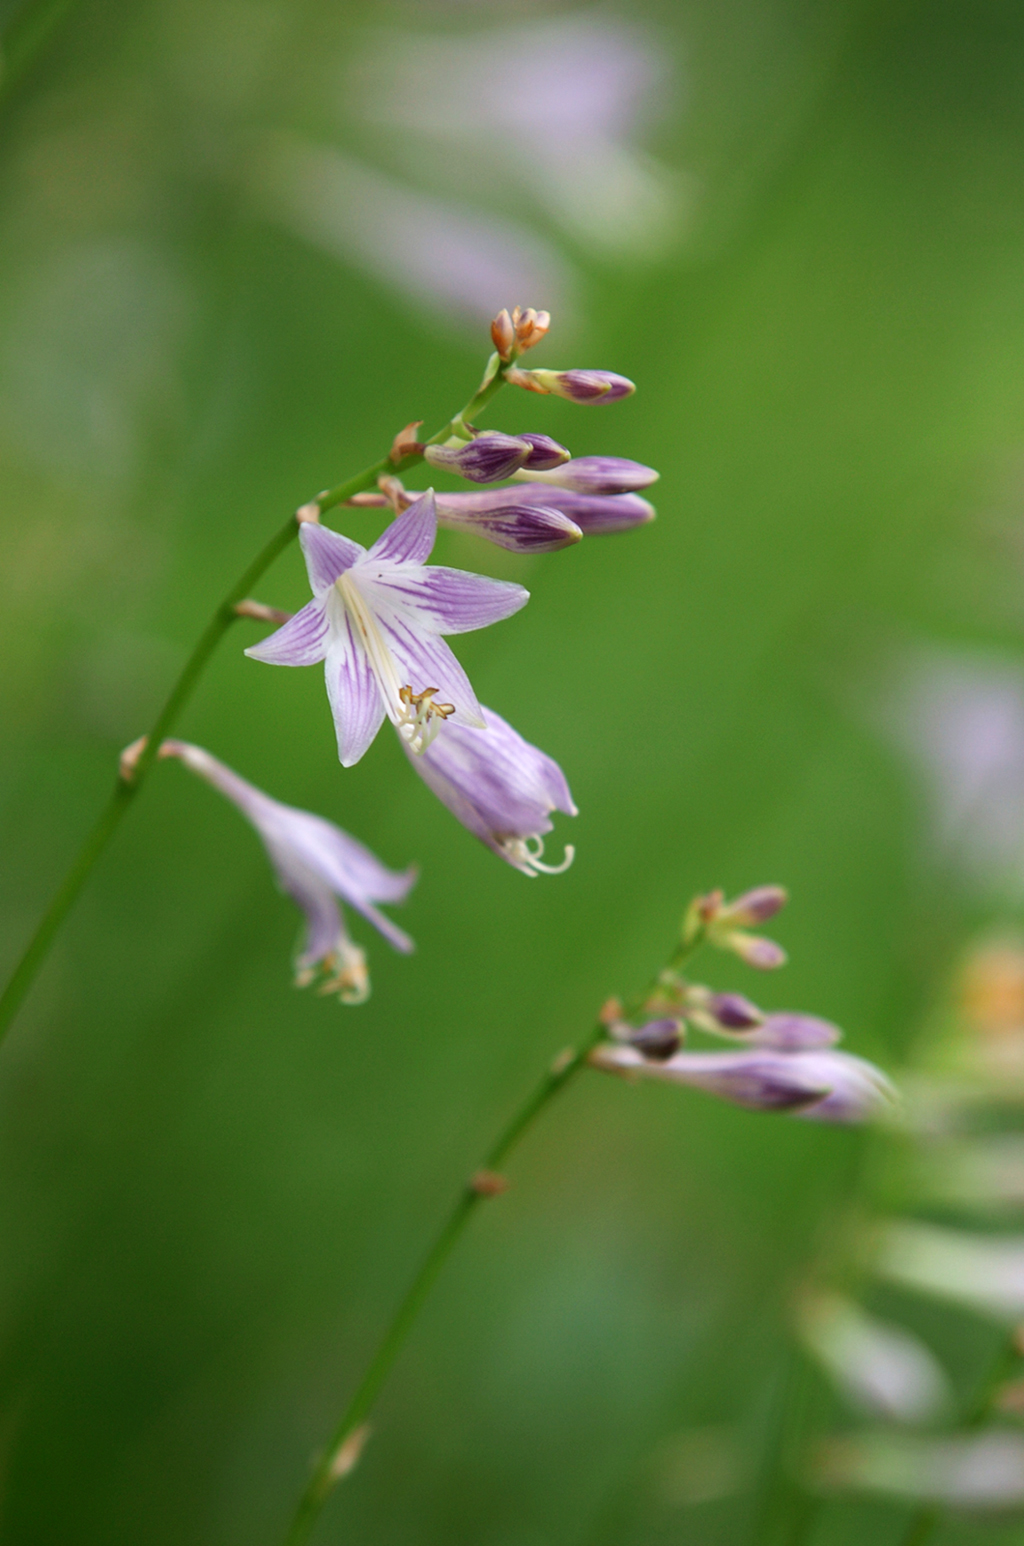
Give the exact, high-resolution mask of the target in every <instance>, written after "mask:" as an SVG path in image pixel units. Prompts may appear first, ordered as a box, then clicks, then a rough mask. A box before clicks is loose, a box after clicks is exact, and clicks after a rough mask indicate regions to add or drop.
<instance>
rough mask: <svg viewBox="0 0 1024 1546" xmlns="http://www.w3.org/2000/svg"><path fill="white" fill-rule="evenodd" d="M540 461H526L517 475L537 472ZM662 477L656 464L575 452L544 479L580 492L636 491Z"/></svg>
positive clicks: (625, 492)
mask: <svg viewBox="0 0 1024 1546" xmlns="http://www.w3.org/2000/svg"><path fill="white" fill-rule="evenodd" d="M523 439H524V440H527V439H529V436H527V435H524V436H523ZM538 465H539V464H538V463H536V462H526V463H525V464H524V469H523V471H522V472H519V473H517V474H516V477H517V478H523V477H525V476H526V473H527V471H529V472H533V471H534V470H535V469H536V468H537V467H538ZM659 477H660V474H659V473H657V472H655V470H654V468H653V467H645V466H644V465H643V463H642V462H631V461H628V460H627V459H626V458H625V457H622V456H574V457H573V458H572V460H571V461H568V462H563V463H562V464H561V465H560V466H558V467H557V468H555V470H554V471H552V472H549V473H547V474H546V475H545V477H544V479H543V481H544V482H545V483H550V484H552V485H553V486H554V487H555V488H565V489H573V490H574V491H575V492H576V493H578V494H632V493H635V492H636V490H637V489H642V488H649V487H650V485H651V484H652V483H657V481H658V478H659Z"/></svg>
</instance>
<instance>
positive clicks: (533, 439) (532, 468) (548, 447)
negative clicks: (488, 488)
mask: <svg viewBox="0 0 1024 1546" xmlns="http://www.w3.org/2000/svg"><path fill="white" fill-rule="evenodd" d="M518 438H519V439H520V440H525V441H526V443H527V445H528V446H529V447H530V454H529V456H528V457H527V458H526V461H525V462H524V463H523V465H522V468H521V471H522V472H524V473H530V474H533V473H537V472H547V471H548V469H549V468H551V467H560V466H561V465H562V463H563V462H566V463H568V462H569V453H568V451H567V450H566V449H565V447H564V446H560V445H559V444H558V441H557V440H552V438H551V436H550V435H520V436H519V437H518ZM516 476H518V474H517V475H516Z"/></svg>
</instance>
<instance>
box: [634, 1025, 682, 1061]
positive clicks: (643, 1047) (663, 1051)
mask: <svg viewBox="0 0 1024 1546" xmlns="http://www.w3.org/2000/svg"><path fill="white" fill-rule="evenodd" d="M681 1030H682V1028H681V1026H680V1023H679V1021H678V1020H648V1022H647V1024H646V1025H641V1026H638V1027H637V1028H636V1029H633V1028H632V1027H630V1028H629V1029H628V1035H627V1040H628V1042H629V1045H630V1046H631V1047H635V1048H636V1050H637V1051H638V1052H640V1053H642V1055H643V1056H644V1057H645V1058H651V1059H653V1061H654V1062H656V1063H664V1062H665V1061H666V1059H668V1058H670V1057H672V1055H673V1053H676V1052H678V1051H679V1043H680V1041H681V1039H682V1035H681Z"/></svg>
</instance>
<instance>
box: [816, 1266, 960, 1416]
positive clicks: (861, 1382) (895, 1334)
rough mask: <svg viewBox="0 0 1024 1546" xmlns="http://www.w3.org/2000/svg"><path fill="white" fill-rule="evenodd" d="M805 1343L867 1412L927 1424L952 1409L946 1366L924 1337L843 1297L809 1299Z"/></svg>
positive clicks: (840, 1295) (855, 1404)
mask: <svg viewBox="0 0 1024 1546" xmlns="http://www.w3.org/2000/svg"><path fill="white" fill-rule="evenodd" d="M799 1330H800V1334H801V1336H802V1338H803V1341H804V1344H805V1346H806V1347H807V1348H809V1349H810V1351H811V1352H812V1353H813V1354H814V1355H815V1357H816V1358H817V1359H818V1360H819V1361H820V1363H821V1364H822V1365H823V1367H824V1368H825V1369H826V1370H827V1372H828V1373H829V1374H830V1375H831V1376H832V1378H833V1380H834V1381H835V1382H836V1384H837V1385H838V1386H839V1388H840V1390H841V1391H842V1392H843V1394H844V1395H845V1396H846V1397H847V1398H848V1399H849V1400H850V1401H851V1402H852V1403H853V1405H854V1406H857V1407H859V1408H860V1409H861V1410H862V1411H865V1412H868V1413H870V1414H872V1415H873V1416H876V1417H887V1418H891V1419H893V1420H895V1421H896V1422H903V1423H914V1422H927V1421H928V1420H929V1419H931V1418H934V1417H936V1416H938V1415H939V1414H940V1413H942V1412H943V1411H944V1410H946V1409H947V1408H948V1406H949V1404H950V1389H949V1381H948V1380H947V1378H946V1375H945V1372H944V1371H943V1368H942V1365H941V1364H940V1363H939V1361H938V1359H937V1358H936V1357H935V1355H934V1353H932V1352H931V1351H930V1350H929V1349H928V1348H927V1347H926V1346H925V1344H924V1343H923V1342H922V1341H921V1339H920V1338H919V1337H916V1336H914V1335H913V1333H912V1332H909V1331H906V1330H905V1329H904V1328H903V1327H902V1326H894V1325H892V1324H891V1323H889V1322H886V1321H880V1320H878V1319H877V1318H876V1317H875V1316H873V1315H868V1313H867V1312H866V1311H865V1310H862V1309H861V1307H860V1305H858V1304H856V1303H855V1302H854V1301H853V1300H852V1299H847V1298H846V1297H845V1295H842V1294H820V1293H816V1294H809V1295H807V1296H806V1297H805V1299H804V1300H803V1302H802V1303H801V1305H800V1310H799Z"/></svg>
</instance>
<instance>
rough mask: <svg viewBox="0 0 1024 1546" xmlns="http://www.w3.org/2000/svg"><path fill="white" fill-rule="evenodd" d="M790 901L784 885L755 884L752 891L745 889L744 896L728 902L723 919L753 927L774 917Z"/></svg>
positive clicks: (727, 921) (722, 912)
mask: <svg viewBox="0 0 1024 1546" xmlns="http://www.w3.org/2000/svg"><path fill="white" fill-rule="evenodd" d="M788 901H789V892H788V891H787V890H786V888H785V887H784V886H755V887H754V889H753V890H752V891H744V893H743V895H742V896H738V897H734V898H733V900H732V901H731V902H727V903H726V905H725V906H724V907H723V908H722V911H721V914H720V917H721V921H722V922H723V923H738V924H739V925H740V927H741V928H752V927H754V926H756V925H757V924H759V923H767V922H768V919H769V918H774V917H775V914H776V913H778V912H781V911H782V909H783V908H784V907H785V905H786V903H787V902H788Z"/></svg>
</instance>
